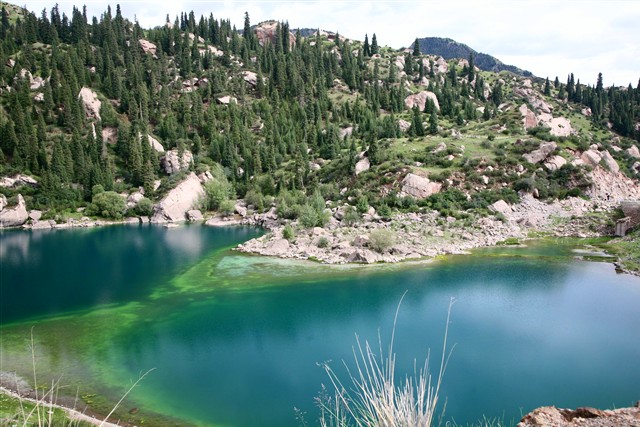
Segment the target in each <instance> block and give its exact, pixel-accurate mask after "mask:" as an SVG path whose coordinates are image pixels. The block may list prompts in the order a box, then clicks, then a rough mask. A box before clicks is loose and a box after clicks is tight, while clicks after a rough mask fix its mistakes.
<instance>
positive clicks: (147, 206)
mask: <svg viewBox="0 0 640 427" xmlns="http://www.w3.org/2000/svg"><path fill="white" fill-rule="evenodd" d="M133 212H134V213H135V214H136V215H138V216H151V214H152V213H153V202H152V201H151V200H149V199H147V198H146V197H144V198H142V199H140V201H139V202H138V203H137V204H136V205H135V206H134V208H133Z"/></svg>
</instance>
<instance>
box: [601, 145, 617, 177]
mask: <svg viewBox="0 0 640 427" xmlns="http://www.w3.org/2000/svg"><path fill="white" fill-rule="evenodd" d="M600 154H601V155H602V161H603V162H604V165H605V166H606V167H607V169H609V170H610V171H611V172H613V173H618V172H620V166H618V162H616V160H615V159H614V158H613V157H612V156H611V154H610V153H609V152H608V151H606V150H604V151H602V152H601V153H600Z"/></svg>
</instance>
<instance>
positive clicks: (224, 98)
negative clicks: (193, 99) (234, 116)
mask: <svg viewBox="0 0 640 427" xmlns="http://www.w3.org/2000/svg"><path fill="white" fill-rule="evenodd" d="M216 100H217V101H218V103H219V104H222V105H229V104H230V103H232V102H233V103H234V104H237V103H238V100H237V99H236V98H235V97H233V96H229V95H227V96H221V97H220V98H217V99H216Z"/></svg>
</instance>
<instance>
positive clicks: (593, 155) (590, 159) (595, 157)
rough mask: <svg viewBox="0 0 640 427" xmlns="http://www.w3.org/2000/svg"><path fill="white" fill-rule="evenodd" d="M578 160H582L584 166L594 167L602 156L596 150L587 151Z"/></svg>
mask: <svg viewBox="0 0 640 427" xmlns="http://www.w3.org/2000/svg"><path fill="white" fill-rule="evenodd" d="M580 160H582V161H583V162H584V163H585V164H586V165H589V166H593V167H596V166H598V165H599V164H600V161H602V156H601V155H600V153H599V152H598V151H596V150H587V151H585V152H584V153H582V155H581V156H580Z"/></svg>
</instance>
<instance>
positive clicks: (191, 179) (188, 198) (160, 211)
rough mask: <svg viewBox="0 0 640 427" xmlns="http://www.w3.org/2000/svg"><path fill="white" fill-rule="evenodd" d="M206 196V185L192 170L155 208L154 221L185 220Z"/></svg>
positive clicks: (152, 219)
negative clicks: (199, 200) (204, 185)
mask: <svg viewBox="0 0 640 427" xmlns="http://www.w3.org/2000/svg"><path fill="white" fill-rule="evenodd" d="M203 196H204V187H203V186H202V183H201V182H200V179H199V178H198V177H197V176H196V174H195V173H193V172H191V173H190V174H189V175H188V176H187V177H186V178H185V179H184V180H183V181H182V182H180V184H178V185H177V187H176V188H174V189H173V190H171V191H169V193H168V194H167V195H166V196H165V197H164V198H163V199H162V200H161V201H160V202H159V203H158V204H157V205H155V206H154V208H153V216H152V217H151V222H152V223H160V224H162V223H168V222H179V221H185V220H186V219H187V218H186V214H187V212H188V211H189V210H191V209H192V208H193V206H194V205H195V204H196V203H197V202H198V199H199V198H201V197H203Z"/></svg>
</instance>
